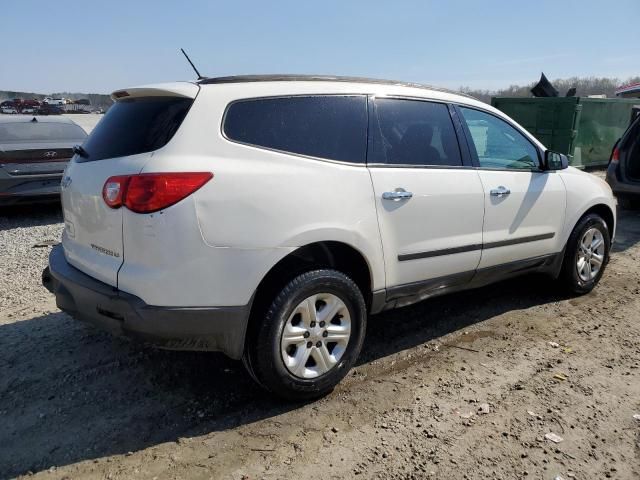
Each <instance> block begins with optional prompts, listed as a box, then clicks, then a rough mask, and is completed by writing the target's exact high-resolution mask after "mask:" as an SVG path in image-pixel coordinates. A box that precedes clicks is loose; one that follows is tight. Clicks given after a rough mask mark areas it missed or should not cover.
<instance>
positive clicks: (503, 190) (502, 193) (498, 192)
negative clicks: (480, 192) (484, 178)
mask: <svg viewBox="0 0 640 480" xmlns="http://www.w3.org/2000/svg"><path fill="white" fill-rule="evenodd" d="M489 193H491V196H492V197H498V198H502V197H506V196H507V195H509V194H510V193H511V190H509V189H508V188H507V187H503V186H502V185H500V186H499V187H498V188H494V189H493V190H491V191H490V192H489Z"/></svg>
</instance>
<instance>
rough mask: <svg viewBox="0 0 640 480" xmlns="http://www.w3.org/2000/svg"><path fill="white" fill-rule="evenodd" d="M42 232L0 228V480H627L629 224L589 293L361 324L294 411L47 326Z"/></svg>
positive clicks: (463, 306)
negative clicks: (338, 371) (335, 376)
mask: <svg viewBox="0 0 640 480" xmlns="http://www.w3.org/2000/svg"><path fill="white" fill-rule="evenodd" d="M59 221H60V212H59V209H56V208H53V209H45V210H44V212H43V213H40V214H38V215H33V214H32V213H31V212H30V211H28V210H27V211H25V210H19V211H11V212H8V213H7V212H0V229H1V230H0V249H1V251H2V257H1V258H0V269H1V271H2V274H3V275H2V277H3V278H2V281H1V283H0V289H1V290H0V295H1V296H2V303H1V304H0V309H1V310H2V313H0V478H6V477H13V476H20V475H32V474H34V475H35V476H37V477H39V478H108V479H125V478H126V479H128V478H149V479H151V478H159V479H160V478H184V479H186V478H189V479H191V478H193V479H200V478H202V479H208V478H216V479H217V478H232V479H260V478H266V479H271V478H273V479H278V478H322V479H326V478H336V479H339V478H351V477H356V478H383V479H384V478H443V479H453V478H478V479H487V478H504V479H507V478H508V479H512V478H533V479H555V478H564V479H569V478H577V479H593V478H609V477H610V478H619V479H631V478H640V420H637V419H634V414H640V268H639V267H640V213H629V212H623V214H622V215H621V216H620V219H619V230H618V237H617V239H616V243H615V246H614V252H615V253H614V254H613V258H612V261H611V263H610V265H609V267H608V269H607V271H606V274H605V277H604V278H603V281H602V283H601V284H600V286H599V287H598V288H597V289H596V290H595V291H594V292H593V293H592V294H590V295H587V296H584V297H580V298H567V297H564V296H562V295H560V294H558V293H556V292H555V291H554V286H553V284H551V283H550V282H549V281H548V280H547V279H546V278H544V277H536V276H529V277H524V278H522V279H519V280H516V281H510V282H506V283H502V284H498V285H495V286H492V287H488V288H484V289H481V290H476V291H472V292H466V293H462V294H456V295H453V296H449V297H443V298H439V299H434V300H431V301H427V302H423V303H421V304H419V305H416V306H413V307H409V308H405V309H401V310H397V311H395V312H391V313H386V314H383V315H379V316H377V317H372V318H371V319H370V323H369V330H368V338H367V341H366V344H365V347H364V351H363V354H362V359H361V361H360V364H359V366H358V367H357V368H356V369H355V370H354V371H353V373H352V374H350V375H349V377H348V378H347V379H346V380H345V381H344V382H343V383H342V384H341V385H340V386H339V387H338V388H337V389H336V391H335V392H334V393H333V394H331V395H330V396H328V397H327V398H325V399H323V400H320V401H317V402H314V403H310V404H306V405H292V404H283V403H281V402H279V401H277V400H274V399H271V398H269V397H268V396H267V395H265V394H264V393H263V392H262V391H261V390H259V389H258V388H256V387H255V386H254V385H253V384H252V382H251V381H250V379H249V378H248V376H247V375H246V374H245V373H244V371H243V368H242V366H241V365H240V364H239V363H236V362H232V361H230V360H227V359H225V358H224V357H222V356H220V355H217V354H195V353H176V352H165V351H157V350H152V349H149V348H145V347H141V346H139V345H135V344H132V343H129V342H126V341H124V340H120V339H115V338H111V337H110V336H108V335H106V334H103V333H100V332H97V331H94V330H92V329H90V328H89V327H86V326H84V325H82V324H79V323H77V322H76V321H74V320H72V319H71V318H69V317H68V316H66V315H65V314H62V313H60V312H59V311H57V309H56V308H55V305H54V303H53V302H52V300H51V298H50V296H49V295H48V293H47V292H46V291H45V290H44V289H43V288H42V287H40V286H39V282H40V279H39V271H40V270H41V269H42V267H44V265H45V262H46V254H47V253H48V248H47V247H43V248H32V245H33V244H34V243H36V242H38V241H42V240H48V239H50V238H57V235H59V232H60V225H59ZM550 342H555V343H550ZM556 344H557V345H556ZM549 433H554V434H556V435H558V436H560V437H561V438H562V439H563V440H562V441H561V442H560V443H554V442H552V441H551V440H549V439H546V438H545V435H546V434H549Z"/></svg>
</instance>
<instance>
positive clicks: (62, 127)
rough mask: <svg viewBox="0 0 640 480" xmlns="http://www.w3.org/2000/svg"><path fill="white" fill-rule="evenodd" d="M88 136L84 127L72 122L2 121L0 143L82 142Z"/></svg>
mask: <svg viewBox="0 0 640 480" xmlns="http://www.w3.org/2000/svg"><path fill="white" fill-rule="evenodd" d="M86 137H87V134H86V133H85V131H84V130H83V129H82V128H80V127H79V126H78V125H75V124H71V123H47V122H16V123H13V122H11V123H0V143H32V142H34V143H37V142H47V143H51V142H69V143H82V142H83V141H84V140H85V138H86Z"/></svg>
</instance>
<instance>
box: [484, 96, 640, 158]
mask: <svg viewBox="0 0 640 480" xmlns="http://www.w3.org/2000/svg"><path fill="white" fill-rule="evenodd" d="M638 103H640V100H638V99H621V98H588V97H549V98H518V97H493V98H492V99H491V105H493V106H494V107H496V108H497V109H499V110H501V111H503V112H504V113H506V114H507V115H509V116H510V117H511V118H513V119H514V120H515V121H516V122H518V123H519V124H520V125H522V126H523V127H524V128H526V129H527V130H528V131H529V132H531V134H533V135H534V136H535V137H536V138H537V139H538V140H540V141H541V142H542V143H543V144H544V145H545V146H546V147H547V148H549V149H551V150H554V151H557V152H560V153H564V154H566V155H568V156H569V162H570V163H571V165H573V166H575V167H597V166H602V165H606V164H607V163H608V161H609V155H610V154H611V149H612V148H613V144H614V143H615V142H616V140H618V138H620V136H621V135H622V133H623V132H624V131H625V130H626V128H627V126H628V125H629V119H630V118H631V111H632V109H633V106H634V105H637V104H638Z"/></svg>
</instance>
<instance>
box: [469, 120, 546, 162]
mask: <svg viewBox="0 0 640 480" xmlns="http://www.w3.org/2000/svg"><path fill="white" fill-rule="evenodd" d="M460 110H461V111H462V116H463V117H464V121H465V122H466V124H467V127H468V128H469V132H470V133H471V140H472V142H473V146H474V147H475V150H476V153H477V154H478V161H479V162H480V166H481V167H484V168H500V169H514V170H533V169H537V168H539V166H540V165H539V163H538V150H537V149H536V148H535V147H534V146H533V144H532V143H531V142H530V141H529V140H527V139H526V138H525V137H524V136H523V135H522V134H521V133H520V132H518V131H517V130H516V129H515V128H513V127H512V126H511V125H509V124H508V123H507V122H505V121H503V120H500V119H499V118H497V117H494V116H493V115H490V114H488V113H484V112H481V111H479V110H474V109H472V108H465V107H461V108H460Z"/></svg>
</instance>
